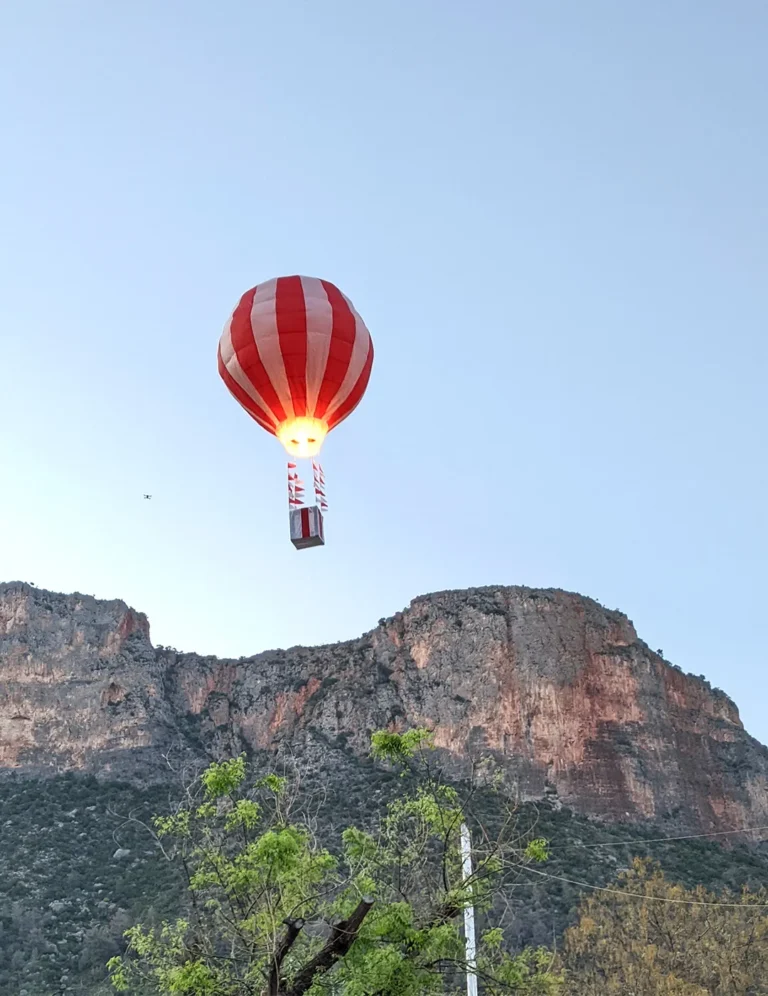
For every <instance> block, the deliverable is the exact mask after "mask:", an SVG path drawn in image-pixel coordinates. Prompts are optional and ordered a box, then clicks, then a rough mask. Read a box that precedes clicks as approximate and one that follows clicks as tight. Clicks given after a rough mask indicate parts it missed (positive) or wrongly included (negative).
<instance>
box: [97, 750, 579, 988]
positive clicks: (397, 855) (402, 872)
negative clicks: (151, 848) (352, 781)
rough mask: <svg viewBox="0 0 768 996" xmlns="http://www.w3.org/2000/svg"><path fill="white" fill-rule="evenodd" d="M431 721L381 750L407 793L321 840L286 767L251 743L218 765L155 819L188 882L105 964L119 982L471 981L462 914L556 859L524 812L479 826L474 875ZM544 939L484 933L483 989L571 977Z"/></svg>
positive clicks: (463, 807)
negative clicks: (510, 949) (528, 832)
mask: <svg viewBox="0 0 768 996" xmlns="http://www.w3.org/2000/svg"><path fill="white" fill-rule="evenodd" d="M431 746H432V745H431V741H430V737H429V734H428V733H427V732H426V731H423V730H412V731H409V732H408V733H405V734H402V735H399V734H391V733H384V732H381V733H377V734H375V735H374V737H373V743H372V752H373V754H374V757H375V758H376V759H378V761H380V762H382V763H385V764H390V765H396V766H397V767H399V768H400V770H401V774H402V776H403V783H402V784H403V792H402V794H401V795H400V796H399V798H397V799H396V800H395V801H394V802H392V803H391V804H390V805H389V806H388V807H387V809H386V812H385V813H384V814H383V816H382V817H381V819H380V820H378V821H377V822H376V823H375V824H374V827H373V829H366V830H364V829H360V828H357V827H348V828H346V829H344V830H343V831H342V832H341V833H340V834H339V836H338V838H337V839H336V840H335V841H333V842H332V844H331V845H330V847H331V848H332V849H329V848H328V847H325V846H323V845H322V844H321V843H320V842H319V841H318V839H317V837H316V835H315V833H314V829H313V826H314V821H313V819H312V817H311V813H310V811H309V810H308V808H307V807H306V805H302V806H299V807H298V808H299V810H300V812H299V814H298V815H296V810H297V794H296V792H295V791H294V790H293V788H292V785H291V783H290V782H289V781H287V780H286V779H283V778H279V777H277V776H275V775H270V776H268V777H266V778H262V779H256V780H254V778H253V777H252V774H251V772H250V770H249V765H248V764H247V762H246V759H245V756H244V755H241V756H240V757H238V758H234V759H231V760H227V761H224V762H221V763H215V764H212V765H210V766H209V767H208V768H207V769H206V771H205V772H204V773H203V775H202V777H201V779H200V780H199V782H198V783H197V785H196V788H195V789H194V790H193V791H192V792H191V793H190V795H189V798H188V799H187V800H186V802H185V804H184V806H182V807H180V808H179V809H178V810H177V811H175V812H174V813H173V814H172V815H170V816H163V817H158V818H156V819H155V821H154V828H155V832H156V834H157V836H158V841H159V843H160V844H161V846H162V847H163V848H164V850H165V853H166V855H167V856H168V858H169V860H173V861H178V862H179V863H180V864H181V866H182V868H183V870H184V874H185V876H186V880H187V883H188V894H189V908H188V910H187V911H186V912H185V913H184V915H183V916H179V917H178V918H177V919H176V920H175V921H173V922H166V923H163V924H162V926H160V927H159V928H157V929H154V930H151V929H148V928H145V927H143V926H141V925H138V926H135V927H133V928H131V929H130V930H129V931H127V935H126V936H127V939H128V950H127V951H126V953H125V955H123V956H122V957H116V958H113V959H112V960H111V961H110V962H109V969H110V972H111V979H112V984H113V986H114V987H115V989H117V990H118V991H121V992H130V993H131V994H137V996H138V994H153V996H154V994H158V996H170V994H180V996H257V994H258V996H304V994H308V996H318V994H320V993H328V994H334V996H337V994H338V996H342V994H343V996H417V994H418V996H421V994H443V993H453V992H458V991H459V989H460V988H461V987H463V977H462V973H463V972H464V971H465V970H466V968H467V966H466V964H465V960H464V941H463V936H462V922H463V915H464V910H465V908H466V907H467V906H468V905H469V904H473V905H474V906H475V908H476V909H478V910H479V911H481V912H482V911H488V910H490V908H491V904H492V900H493V897H494V894H495V891H496V890H497V889H498V887H499V883H500V882H501V881H502V879H503V878H504V876H505V875H507V874H509V873H510V872H512V871H515V870H518V871H519V869H521V868H523V867H524V866H525V865H526V864H527V863H529V862H531V861H542V860H544V859H545V858H546V842H545V841H543V840H532V841H528V842H527V843H526V842H525V841H524V840H522V839H521V838H520V836H519V834H518V833H517V830H516V828H515V821H514V816H513V814H508V816H507V817H506V818H505V819H504V820H503V822H502V826H501V830H500V831H499V832H498V833H496V834H494V835H491V834H490V833H489V832H487V831H486V830H484V829H483V828H482V827H479V828H478V827H476V828H475V830H476V838H477V846H476V848H475V849H474V850H475V853H474V861H475V866H474V871H473V874H472V876H471V877H470V878H468V879H466V880H464V878H463V874H462V867H461V860H460V851H459V834H460V828H461V824H462V822H464V821H465V820H470V819H471V797H472V791H473V790H472V789H470V791H469V792H468V793H467V797H466V798H464V799H461V798H460V796H459V794H458V792H457V791H456V789H455V788H453V787H451V786H450V785H449V784H448V783H447V782H446V781H445V780H444V778H443V777H442V775H441V773H440V772H439V770H435V768H434V767H433V763H432V757H433V755H432V754H431ZM552 966H553V957H552V955H551V953H550V952H548V951H546V950H543V949H542V950H526V951H524V952H522V953H521V954H518V955H514V956H513V955H510V954H509V953H507V952H506V951H505V949H504V944H503V936H502V931H501V930H500V929H499V928H498V927H494V928H491V929H487V930H485V931H484V932H483V933H482V934H481V937H480V939H479V944H478V959H477V972H478V975H479V977H480V979H481V980H482V983H483V987H484V990H485V992H487V993H489V994H492V996H495V994H502V993H524V994H541V996H551V994H554V993H556V992H557V991H558V989H559V987H560V984H561V979H560V977H559V976H558V975H557V974H556V972H555V971H554V970H553V967H552Z"/></svg>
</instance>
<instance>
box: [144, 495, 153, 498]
mask: <svg viewBox="0 0 768 996" xmlns="http://www.w3.org/2000/svg"><path fill="white" fill-rule="evenodd" d="M144 497H145V498H151V497H152V495H144Z"/></svg>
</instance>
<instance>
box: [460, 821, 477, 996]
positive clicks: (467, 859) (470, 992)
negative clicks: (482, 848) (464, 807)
mask: <svg viewBox="0 0 768 996" xmlns="http://www.w3.org/2000/svg"><path fill="white" fill-rule="evenodd" d="M461 870H462V878H463V880H464V881H465V882H466V881H468V879H470V878H471V877H472V838H471V837H470V835H469V827H468V826H467V824H466V823H462V824H461ZM464 937H465V938H466V951H467V996H477V946H476V944H475V907H474V906H473V905H472V904H471V903H470V904H469V905H468V906H467V907H466V908H465V909H464Z"/></svg>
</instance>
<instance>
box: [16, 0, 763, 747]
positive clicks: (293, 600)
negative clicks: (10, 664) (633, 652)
mask: <svg viewBox="0 0 768 996" xmlns="http://www.w3.org/2000/svg"><path fill="white" fill-rule="evenodd" d="M767 48H768V5H766V4H765V3H764V2H762V0H760V2H758V0H739V2H737V3H732V4H724V3H720V2H714V0H674V2H671V3H670V2H669V0H650V2H646V3H642V4H633V3H616V2H614V0H602V2H600V0H581V2H579V3H573V2H572V0H551V2H542V0H524V2H523V0H521V2H515V0H496V2H494V0H472V2H469V0H463V2H456V0H408V2H406V0H391V2H389V3H386V4H370V3H361V2H359V0H357V2H353V0H327V2H316V3H310V2H305V3H300V2H298V0H280V2H277V0H271V2H263V3H259V2H252V3H247V2H245V0H217V2H215V3H214V2H212V0H210V2H202V0H184V2H182V0H164V2H158V0H155V2H150V0H132V2H131V3H127V2H124V0H114V2H111V3H99V2H96V0H69V2H67V3H59V2H55V0H6V2H5V3H4V4H2V5H0V126H1V130H0V135H1V136H2V141H3V155H2V159H1V160H0V254H1V258H0V403H1V404H2V430H1V431H0V469H1V470H2V480H3V487H2V489H0V580H17V579H18V580H29V581H34V582H35V583H36V584H38V585H39V586H41V587H46V588H51V589H54V590H60V591H73V590H79V591H83V592H86V593H89V594H95V595H97V596H99V597H103V598H115V597H119V598H123V599H125V600H126V601H128V602H129V603H130V604H132V605H134V606H135V607H136V608H138V609H140V610H142V611H145V612H147V613H148V615H149V617H150V620H151V623H152V632H153V638H154V640H155V641H156V642H158V643H166V644H172V645H174V646H176V647H179V648H180V649H185V650H196V651H198V652H201V653H215V654H218V655H221V656H230V655H232V656H239V655H241V654H251V653H255V652H257V651H260V650H263V649H268V648H271V647H276V646H290V645H294V644H312V643H320V642H326V641H334V640H340V639H346V638H349V637H354V636H356V635H358V634H360V633H361V632H363V631H364V630H367V629H370V628H371V627H373V626H374V625H375V624H376V621H377V620H378V618H379V617H381V616H385V615H389V614H391V613H393V612H395V611H397V610H399V609H401V608H403V607H404V606H405V605H406V604H407V603H408V602H409V601H410V600H411V599H412V598H413V597H415V596H417V595H420V594H423V593H426V592H428V591H434V590H441V589H445V588H463V587H468V586H474V585H486V584H527V585H532V586H543V587H560V588H566V589H569V590H575V591H580V592H582V593H584V594H586V595H590V596H592V597H594V598H596V599H598V600H599V601H601V602H602V603H603V604H605V605H607V606H608V607H610V608H620V609H621V610H622V611H624V612H626V613H627V614H628V615H629V616H630V618H632V619H633V621H634V622H635V624H636V626H637V629H638V632H639V634H640V636H641V637H642V638H643V639H645V640H646V641H647V642H648V643H649V644H650V645H651V646H652V647H654V648H656V647H660V648H662V649H663V650H664V652H665V654H666V656H667V658H668V659H670V660H671V661H672V662H674V663H677V664H679V665H680V666H682V667H683V668H684V669H685V670H687V671H692V672H694V673H696V674H699V673H703V674H705V675H706V676H707V678H709V680H710V681H711V682H712V683H713V684H715V685H717V686H720V687H722V688H723V689H724V690H725V691H726V692H728V693H729V694H730V695H731V696H733V698H734V699H735V700H736V702H737V704H738V705H739V707H740V709H741V713H742V717H743V719H744V721H745V724H746V726H747V728H748V729H749V730H750V732H752V733H753V734H754V735H756V736H758V737H759V738H760V739H762V740H763V742H766V741H768V717H767V716H766V712H767V710H766V706H767V705H768V676H767V670H768V668H767V665H768V659H767V655H766V641H765V638H764V624H765V619H766V609H765V605H766V595H767V594H768V585H767V584H766V559H767V556H766V555H767V554H768V530H766V516H765V508H766V483H767V480H766V479H767V477H768V475H767V474H766V461H765V436H766V428H767V423H768V417H767V416H768V401H767V400H766V395H765V375H766V366H767V360H768V346H767V345H766V315H767V313H768V247H767V244H766V233H767V232H768V184H767V183H766V177H768V137H767V134H768V133H767V131H766V106H768V60H766V58H765V52H766V49H767ZM283 273H304V274H309V275H313V276H321V277H325V278H327V279H329V280H332V281H333V282H335V283H336V284H338V285H339V286H340V287H341V288H342V290H343V291H344V292H345V293H346V294H347V295H348V296H349V297H350V298H351V299H352V301H353V302H354V304H355V306H356V307H357V309H358V310H359V311H360V312H361V314H362V315H363V317H364V318H365V320H366V322H367V324H368V327H369V328H370V330H371V333H372V335H373V337H374V341H375V344H376V349H377V354H376V363H375V365H374V370H373V376H372V379H371V384H370V388H369V391H368V394H367V396H366V398H365V399H364V401H363V404H362V405H361V406H360V408H359V409H358V411H357V412H356V413H355V414H354V415H353V417H352V418H350V419H349V420H348V421H347V422H346V423H345V424H344V425H343V426H341V427H340V428H339V429H338V431H337V432H336V433H335V434H333V435H332V436H331V437H330V439H329V441H328V444H327V446H326V448H325V451H324V463H325V466H326V471H327V476H328V484H329V496H330V500H331V514H330V517H329V521H328V545H327V547H326V548H325V549H323V550H312V551H307V552H303V553H298V554H297V553H296V552H295V551H294V550H293V548H292V547H291V545H290V543H289V540H288V535H287V516H286V512H285V487H284V475H285V466H284V458H283V455H282V450H281V449H280V448H279V446H278V444H277V443H276V442H275V441H274V440H272V439H270V438H269V437H268V436H267V435H266V434H264V433H263V432H262V431H261V430H260V429H259V428H258V426H256V425H255V423H253V422H251V421H250V419H248V417H247V416H246V415H245V414H244V413H243V412H242V411H241V410H240V409H239V408H238V406H237V404H236V403H235V402H234V401H233V399H232V398H231V397H229V395H228V394H227V392H226V390H225V389H224V388H223V385H222V384H221V383H220V381H219V379H218V375H217V372H216V364H215V351H216V345H217V342H218V338H219V335H220V333H221V329H222V326H223V324H224V322H225V320H226V318H227V316H228V314H229V312H230V311H231V309H232V307H233V306H234V304H235V302H236V300H237V299H238V298H239V296H240V295H241V294H242V293H243V292H244V291H245V290H246V289H247V288H248V287H251V286H253V284H255V283H257V282H259V281H260V280H264V279H268V278H270V277H273V276H276V275H279V274H283ZM144 492H149V493H151V494H152V495H153V498H152V500H151V501H144V500H143V499H142V494H143V493H144Z"/></svg>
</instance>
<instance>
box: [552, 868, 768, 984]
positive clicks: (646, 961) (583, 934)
mask: <svg viewBox="0 0 768 996" xmlns="http://www.w3.org/2000/svg"><path fill="white" fill-rule="evenodd" d="M615 890H616V891H615V892H607V891H606V892H601V893H599V894H597V895H595V896H591V897H590V898H588V899H586V900H585V901H584V902H582V904H581V906H580V907H579V911H578V922H577V923H576V925H575V926H574V927H571V928H570V929H569V930H567V931H566V936H565V951H564V960H565V965H566V967H567V969H568V970H569V978H570V980H571V986H572V988H571V991H572V992H573V993H574V994H577V996H598V994H600V996H619V994H620V996H765V994H768V974H767V973H766V966H767V965H768V890H765V889H761V890H760V891H759V892H756V893H753V892H750V891H748V890H747V889H744V890H743V891H742V892H741V893H736V894H732V893H727V892H726V893H724V894H722V895H720V896H716V895H713V894H712V893H710V892H707V891H706V890H705V889H704V888H702V887H701V886H698V887H697V888H695V889H685V888H684V887H683V886H681V885H674V884H672V883H671V882H668V881H667V880H666V879H665V877H664V874H663V873H662V871H661V869H660V868H659V866H658V865H656V864H654V863H653V862H651V861H649V860H647V859H643V860H641V859H639V858H636V859H635V861H634V863H633V866H632V868H631V869H629V870H628V871H626V872H624V873H623V874H622V875H621V876H620V877H619V882H618V884H617V885H616V886H615Z"/></svg>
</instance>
